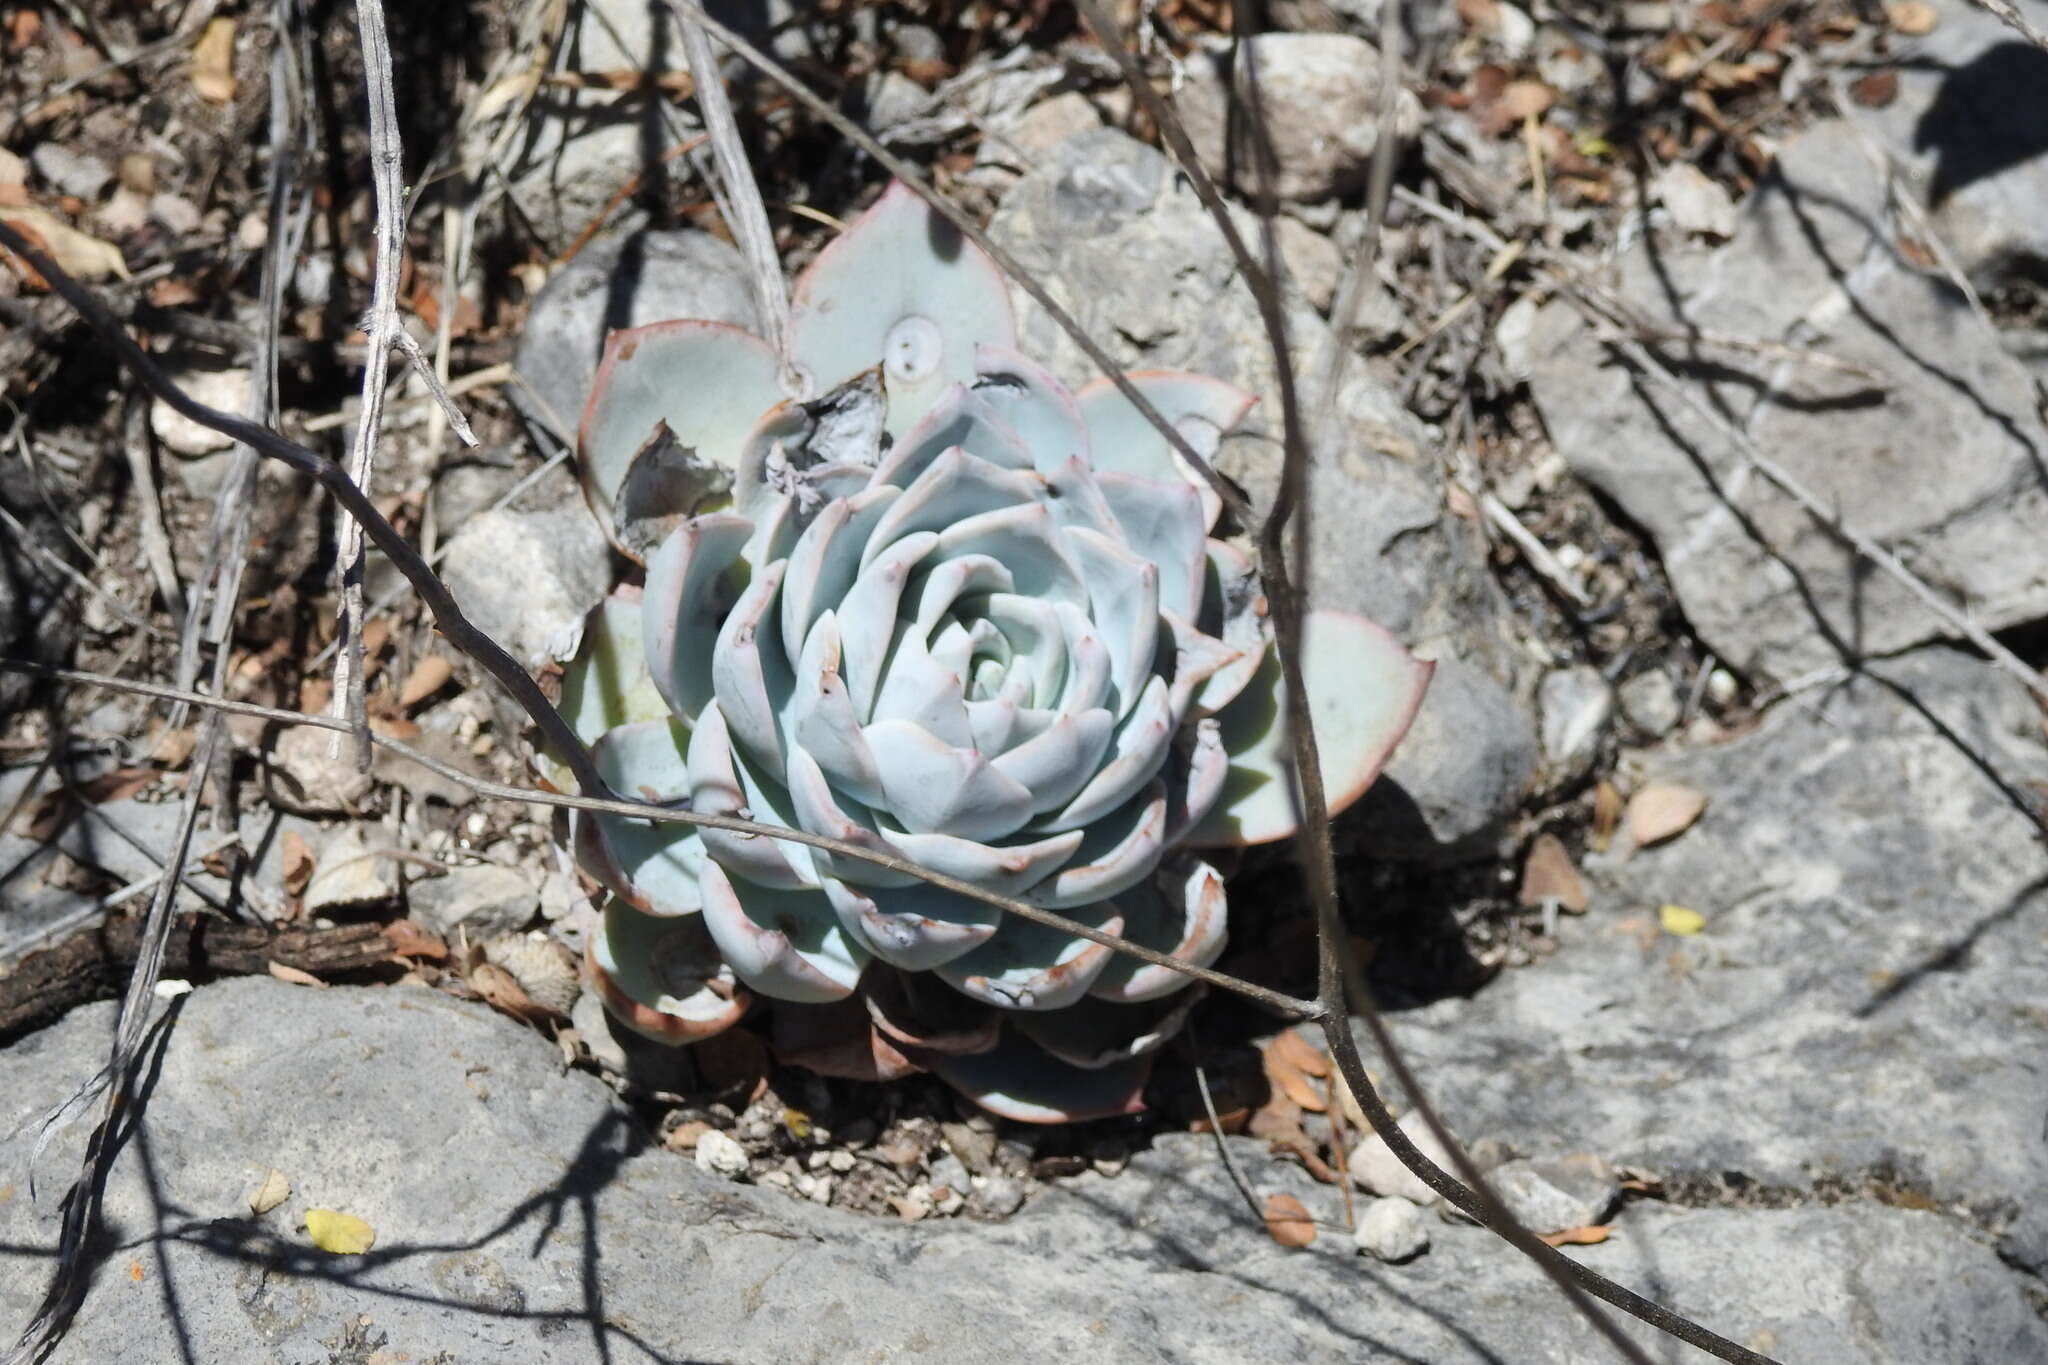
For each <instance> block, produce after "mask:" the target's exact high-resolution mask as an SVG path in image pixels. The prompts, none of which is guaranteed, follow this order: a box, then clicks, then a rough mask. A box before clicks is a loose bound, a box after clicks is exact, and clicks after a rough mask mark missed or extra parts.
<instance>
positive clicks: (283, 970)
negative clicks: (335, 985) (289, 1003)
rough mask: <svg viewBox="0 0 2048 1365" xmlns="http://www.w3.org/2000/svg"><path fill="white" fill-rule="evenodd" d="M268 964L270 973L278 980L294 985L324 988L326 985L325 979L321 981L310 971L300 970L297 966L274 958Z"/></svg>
mask: <svg viewBox="0 0 2048 1365" xmlns="http://www.w3.org/2000/svg"><path fill="white" fill-rule="evenodd" d="M269 965H270V974H271V975H272V976H274V977H276V978H277V979H278V980H279V981H286V982H290V983H291V984H292V985H294V986H319V987H322V988H324V987H325V986H326V985H327V983H326V982H325V981H322V980H321V979H320V978H319V977H317V976H315V975H313V974H312V973H311V972H308V971H301V970H300V969H299V968H297V967H287V966H286V965H285V964H284V963H282V962H279V961H276V960H275V959H272V961H271V962H270V964H269Z"/></svg>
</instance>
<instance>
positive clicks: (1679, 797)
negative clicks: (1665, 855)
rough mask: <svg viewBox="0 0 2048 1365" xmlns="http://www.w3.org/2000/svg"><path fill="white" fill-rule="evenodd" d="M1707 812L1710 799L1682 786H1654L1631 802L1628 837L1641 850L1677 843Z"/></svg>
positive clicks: (1646, 789)
mask: <svg viewBox="0 0 2048 1365" xmlns="http://www.w3.org/2000/svg"><path fill="white" fill-rule="evenodd" d="M1706 808H1707V795H1706V793H1705V792H1702V791H1697V790H1695V789H1694V788H1692V787H1688V786H1685V785H1683V784H1682V783H1678V782H1652V783H1651V784H1650V785H1649V786H1647V787H1644V788H1643V789H1642V790H1640V791H1638V792H1637V793H1636V794H1635V795H1634V796H1632V797H1630V798H1629V802H1628V836H1629V838H1630V839H1632V840H1634V841H1635V844H1636V846H1637V847H1638V848H1648V847H1649V846H1650V845H1652V844H1661V843H1663V842H1665V841H1666V840H1668V839H1675V838H1677V837H1678V836H1679V835H1681V834H1683V833H1685V832H1686V831H1687V830H1689V829H1691V828H1692V826H1693V822H1694V821H1695V820H1698V819H1699V818H1700V814H1701V813H1702V812H1703V811H1705V810H1706Z"/></svg>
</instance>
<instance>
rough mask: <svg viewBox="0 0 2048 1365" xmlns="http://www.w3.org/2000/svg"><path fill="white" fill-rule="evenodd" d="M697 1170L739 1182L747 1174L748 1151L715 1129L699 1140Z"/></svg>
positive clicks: (728, 1135) (727, 1135) (729, 1136)
mask: <svg viewBox="0 0 2048 1365" xmlns="http://www.w3.org/2000/svg"><path fill="white" fill-rule="evenodd" d="M697 1169H698V1170H700V1171H710V1172H711V1173H712V1174H713V1175H722V1176H724V1177H726V1178H727V1179H728V1180H737V1179H739V1178H740V1177H741V1176H743V1175H745V1174H746V1173H747V1149H746V1148H744V1147H742V1146H740V1145H739V1143H737V1142H735V1141H734V1140H733V1138H732V1137H731V1135H730V1134H727V1133H721V1132H719V1131H718V1130H717V1129H716V1128H714V1129H712V1130H711V1131H710V1132H708V1133H705V1134H702V1135H701V1136H700V1137H698V1139H697Z"/></svg>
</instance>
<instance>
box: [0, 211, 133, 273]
mask: <svg viewBox="0 0 2048 1365" xmlns="http://www.w3.org/2000/svg"><path fill="white" fill-rule="evenodd" d="M0 222H4V223H6V224H7V225H8V226H9V227H11V228H13V229H14V230H15V231H17V232H19V233H21V235H22V236H24V237H26V238H28V240H29V245H30V246H32V247H35V248H37V249H38V250H40V251H42V252H43V253H44V254H45V255H47V256H48V257H49V258H50V259H51V260H53V261H55V262H56V263H57V266H58V268H59V269H61V270H62V271H64V273H65V274H67V275H73V276H76V277H77V278H79V279H81V280H98V279H104V278H106V277H107V276H108V275H112V276H114V277H115V278H116V279H122V280H125V279H127V278H128V262H127V261H126V260H124V259H123V258H122V256H121V248H119V247H117V246H115V245H114V244H113V243H112V242H103V241H101V240H100V239H99V238H97V237H95V236H93V235H92V234H91V233H87V232H80V231H79V230H78V229H77V228H75V227H70V226H67V225H66V224H64V223H62V222H60V221H58V220H57V219H56V218H54V217H52V216H51V215H50V214H48V213H46V212H45V211H43V210H42V209H39V208H0ZM0 261H6V262H7V263H8V264H9V265H10V266H12V267H13V268H14V269H15V270H17V271H19V272H20V273H21V275H22V278H23V279H25V280H27V281H28V282H29V284H30V285H31V286H33V287H36V288H45V287H47V285H46V282H45V281H44V279H43V277H42V276H41V275H38V274H37V273H36V272H35V271H34V270H32V269H30V268H29V266H28V263H27V262H26V261H21V260H17V259H16V258H15V257H14V255H13V254H12V253H11V252H8V251H6V250H0Z"/></svg>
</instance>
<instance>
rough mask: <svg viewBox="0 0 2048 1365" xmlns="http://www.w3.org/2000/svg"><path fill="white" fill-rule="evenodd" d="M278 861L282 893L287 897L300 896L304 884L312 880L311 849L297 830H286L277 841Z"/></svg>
mask: <svg viewBox="0 0 2048 1365" xmlns="http://www.w3.org/2000/svg"><path fill="white" fill-rule="evenodd" d="M277 853H278V860H279V862H280V863H282V864H283V867H284V891H285V894H286V895H287V896H302V895H304V894H305V892H306V883H307V882H310V881H312V880H313V864H314V858H313V847H312V845H311V844H308V843H307V842H306V840H305V838H304V836H302V835H301V834H300V833H299V832H298V831H297V830H291V829H288V830H286V831H285V832H284V836H283V837H282V838H280V839H279V840H278V841H277Z"/></svg>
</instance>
